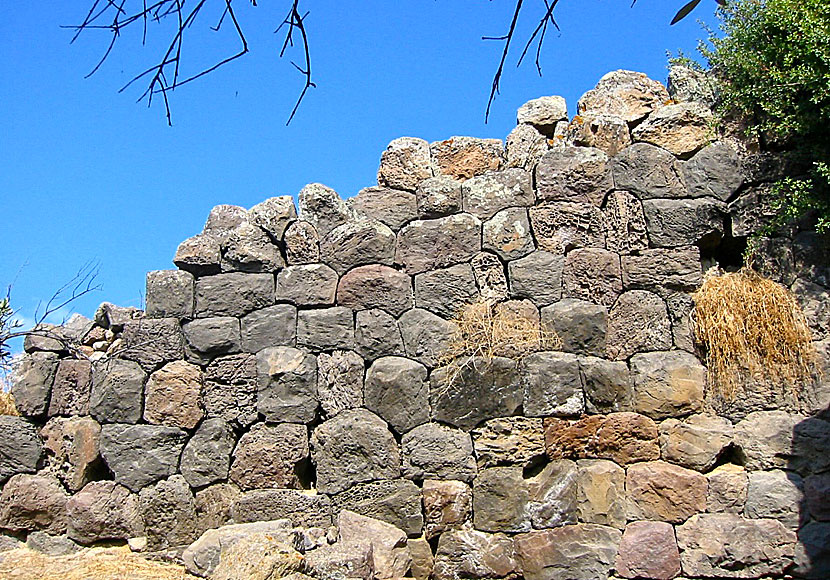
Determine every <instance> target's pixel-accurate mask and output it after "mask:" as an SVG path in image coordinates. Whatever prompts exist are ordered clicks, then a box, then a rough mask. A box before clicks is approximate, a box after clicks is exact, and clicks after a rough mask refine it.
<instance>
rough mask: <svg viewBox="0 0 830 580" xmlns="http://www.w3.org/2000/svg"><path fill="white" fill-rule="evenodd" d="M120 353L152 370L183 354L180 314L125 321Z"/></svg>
mask: <svg viewBox="0 0 830 580" xmlns="http://www.w3.org/2000/svg"><path fill="white" fill-rule="evenodd" d="M121 339H122V340H123V344H122V348H121V353H120V356H121V358H124V359H127V360H132V361H135V362H137V363H138V364H140V365H141V368H143V369H144V370H145V371H147V372H148V373H149V372H152V371H154V370H155V369H156V368H158V367H160V366H161V365H163V364H164V363H166V362H170V361H173V360H178V359H181V358H184V351H185V349H184V336H183V335H182V329H181V326H180V324H179V320H178V319H177V318H155V319H153V318H141V319H138V320H130V321H128V322H126V323H125V324H124V332H123V333H122V335H121Z"/></svg>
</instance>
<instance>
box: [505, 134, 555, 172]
mask: <svg viewBox="0 0 830 580" xmlns="http://www.w3.org/2000/svg"><path fill="white" fill-rule="evenodd" d="M504 146H505V150H506V155H507V166H508V167H519V168H521V169H526V170H528V171H532V170H533V168H534V167H535V166H536V164H537V163H538V162H539V159H540V158H541V157H542V155H544V154H545V153H546V152H547V150H548V142H547V139H546V138H545V136H544V135H543V134H542V133H540V132H539V131H538V130H537V129H536V128H535V127H533V126H531V125H518V126H516V128H515V129H513V130H512V131H510V134H509V135H508V136H507V139H505V143H504Z"/></svg>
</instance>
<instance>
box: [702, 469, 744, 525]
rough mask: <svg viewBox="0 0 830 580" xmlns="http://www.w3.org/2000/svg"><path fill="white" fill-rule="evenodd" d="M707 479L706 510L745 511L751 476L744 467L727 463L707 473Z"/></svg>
mask: <svg viewBox="0 0 830 580" xmlns="http://www.w3.org/2000/svg"><path fill="white" fill-rule="evenodd" d="M706 479H707V480H709V490H708V492H707V495H706V511H708V512H713V513H717V512H729V513H736V514H741V513H743V511H744V505H745V504H746V492H747V487H749V478H748V477H747V475H746V470H745V469H744V468H743V467H741V466H740V465H735V464H733V463H725V464H723V465H719V466H718V467H716V468H715V469H713V470H712V471H710V472H709V473H707V474H706Z"/></svg>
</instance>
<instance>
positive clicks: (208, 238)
mask: <svg viewBox="0 0 830 580" xmlns="http://www.w3.org/2000/svg"><path fill="white" fill-rule="evenodd" d="M221 261H222V257H221V251H220V249H219V239H218V238H217V237H216V236H213V235H211V234H197V235H195V236H192V237H190V238H187V239H186V240H185V241H183V242H182V243H181V244H179V247H178V248H176V255H175V256H174V257H173V263H174V264H175V265H176V267H178V268H181V269H182V270H185V271H187V272H191V273H193V274H195V275H197V276H207V275H209V274H216V273H217V272H219V269H220V266H219V264H220V262H221Z"/></svg>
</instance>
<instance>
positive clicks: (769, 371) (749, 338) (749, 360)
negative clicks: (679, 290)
mask: <svg viewBox="0 0 830 580" xmlns="http://www.w3.org/2000/svg"><path fill="white" fill-rule="evenodd" d="M692 297H693V298H694V302H695V307H694V312H693V320H694V328H695V336H696V339H697V341H698V342H699V343H700V344H701V345H702V346H703V347H704V349H705V353H706V365H707V367H708V372H709V384H710V385H712V386H713V387H714V388H715V389H716V390H717V392H718V394H719V395H720V396H721V397H722V398H723V399H724V400H732V399H733V398H734V397H735V395H736V394H738V393H739V392H740V391H741V390H742V389H744V388H747V386H748V385H750V384H751V383H752V382H754V381H758V380H762V381H764V380H765V381H773V382H780V383H781V382H782V383H784V384H786V385H789V386H790V388H791V389H792V390H793V393H794V394H795V395H796V396H797V395H798V388H799V385H800V383H802V382H803V381H808V380H811V377H812V373H813V372H814V367H815V360H816V353H815V349H814V347H813V344H812V337H811V334H810V329H809V327H808V326H807V322H806V320H805V318H804V314H803V313H802V311H801V308H800V307H799V305H798V303H797V302H796V300H795V297H794V296H793V295H792V293H791V292H790V291H789V290H787V289H786V288H784V287H783V286H781V285H780V284H777V283H775V282H773V281H772V280H769V279H767V278H764V277H763V276H761V275H760V274H758V273H757V272H755V271H753V270H750V269H747V268H744V269H742V270H740V271H739V272H734V273H727V274H720V275H707V277H706V278H705V279H704V282H703V285H702V286H701V287H700V289H699V290H698V291H697V292H695V293H694V294H693V295H692Z"/></svg>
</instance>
